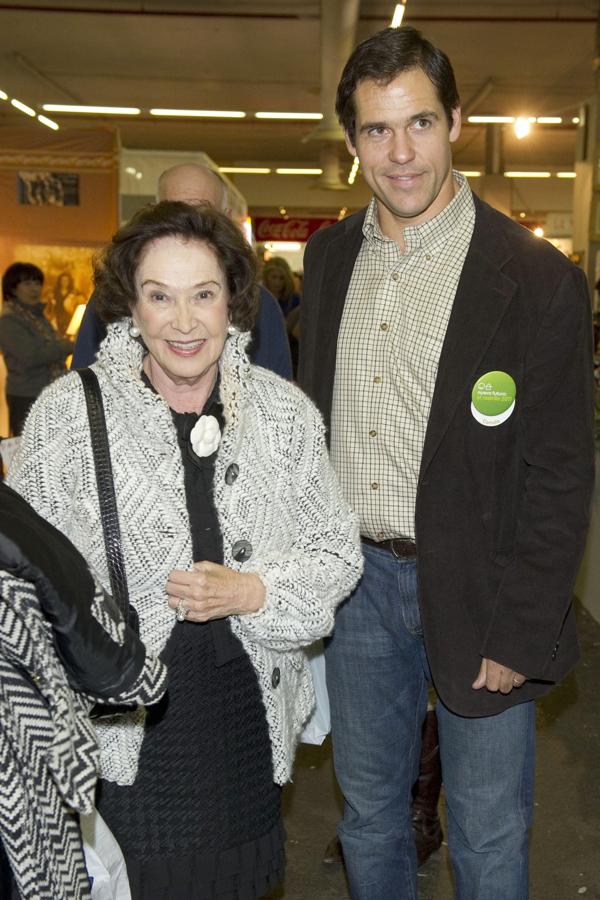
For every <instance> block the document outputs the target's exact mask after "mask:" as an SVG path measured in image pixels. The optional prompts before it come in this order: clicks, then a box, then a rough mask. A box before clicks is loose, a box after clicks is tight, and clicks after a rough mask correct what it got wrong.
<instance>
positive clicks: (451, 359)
mask: <svg viewBox="0 0 600 900" xmlns="http://www.w3.org/2000/svg"><path fill="white" fill-rule="evenodd" d="M476 207H477V213H478V216H477V219H476V222H475V230H474V232H473V238H472V240H471V246H470V247H469V250H468V252H467V256H466V258H465V264H464V266H463V270H462V274H461V277H460V280H459V284H458V288H457V292H456V297H455V299H454V304H453V306H452V312H451V314H450V320H449V322H448V329H447V331H446V337H445V340H444V345H443V347H442V352H441V355H440V362H439V367H438V374H437V379H436V383H435V390H434V393H433V400H432V403H431V411H430V414H429V422H428V425H427V432H426V435H425V444H424V446H423V455H422V458H421V470H420V476H422V475H423V473H424V472H425V470H426V468H427V466H428V465H429V463H430V462H431V460H432V459H433V456H434V455H435V452H436V450H437V448H438V446H439V444H440V441H441V440H442V438H443V436H444V434H445V432H446V430H447V428H448V426H449V424H450V421H451V419H452V417H453V416H454V414H455V412H456V409H457V407H458V405H459V403H461V402H462V401H463V399H464V392H465V387H470V386H472V384H473V382H474V380H475V374H476V370H477V366H478V365H479V361H480V360H481V358H482V356H483V355H484V353H485V351H486V349H487V347H488V346H489V344H490V342H491V341H492V338H493V336H494V333H495V332H496V329H497V328H498V326H499V324H500V322H501V320H502V318H503V316H504V313H505V311H506V308H507V306H508V304H509V303H510V301H511V300H512V297H513V296H514V293H515V291H516V287H517V286H516V284H515V282H514V281H513V280H512V279H511V278H509V277H508V276H507V275H505V274H504V273H503V272H502V270H501V267H502V265H503V264H504V262H505V261H506V260H507V259H508V258H509V256H510V252H509V251H508V248H507V247H506V245H505V244H504V242H503V239H502V238H501V236H500V235H499V234H498V232H497V230H496V232H495V233H494V232H492V231H491V230H490V229H488V228H486V227H485V224H483V226H482V225H481V222H480V216H482V215H483V216H484V217H485V213H486V211H485V209H482V207H481V205H480V204H479V203H478V202H476ZM498 241H500V246H498Z"/></svg>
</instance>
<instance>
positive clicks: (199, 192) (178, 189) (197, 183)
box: [157, 163, 227, 212]
mask: <svg viewBox="0 0 600 900" xmlns="http://www.w3.org/2000/svg"><path fill="white" fill-rule="evenodd" d="M157 195H158V199H159V200H183V201H184V202H185V203H202V202H208V203H210V204H211V205H212V206H214V207H215V209H218V210H220V211H221V212H225V211H226V210H227V186H226V184H225V182H224V181H222V180H221V178H220V177H219V175H217V173H216V172H215V171H214V169H210V168H209V167H208V166H202V165H199V164H198V163H183V164H182V165H179V166H173V167H172V168H171V169H167V170H166V171H165V172H163V173H162V175H161V176H160V178H159V179H158V191H157Z"/></svg>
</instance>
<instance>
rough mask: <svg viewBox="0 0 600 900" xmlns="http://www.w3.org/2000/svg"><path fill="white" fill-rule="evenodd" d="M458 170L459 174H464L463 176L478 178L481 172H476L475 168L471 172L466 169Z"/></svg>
mask: <svg viewBox="0 0 600 900" xmlns="http://www.w3.org/2000/svg"><path fill="white" fill-rule="evenodd" d="M459 172H460V174H461V175H464V176H465V178H479V177H480V175H481V172H478V171H477V170H476V169H474V170H473V171H472V172H471V171H469V170H467V169H459Z"/></svg>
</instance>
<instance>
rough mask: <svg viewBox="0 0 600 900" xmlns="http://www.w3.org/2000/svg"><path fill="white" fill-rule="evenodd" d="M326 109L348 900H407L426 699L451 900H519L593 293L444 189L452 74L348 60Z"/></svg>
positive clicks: (328, 330)
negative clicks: (343, 591) (332, 157)
mask: <svg viewBox="0 0 600 900" xmlns="http://www.w3.org/2000/svg"><path fill="white" fill-rule="evenodd" d="M336 109H337V113H338V116H339V118H340V121H341V123H342V125H343V128H344V130H345V134H346V143H347V146H348V149H349V151H350V153H351V154H352V155H355V154H356V155H358V157H359V159H360V163H361V168H362V172H363V175H364V177H365V180H366V181H367V183H368V184H369V186H370V188H371V189H372V191H373V195H374V196H373V199H372V201H371V203H370V204H369V206H368V208H367V209H366V210H363V211H362V212H360V213H357V214H356V215H354V216H350V217H348V218H347V219H345V220H343V221H342V222H340V223H339V224H337V225H335V226H333V227H331V228H327V229H324V230H322V231H320V232H318V233H317V234H316V235H315V236H314V237H313V239H312V240H311V241H310V243H309V245H308V247H307V251H306V255H305V280H304V297H303V309H302V341H301V353H300V373H299V380H300V383H301V385H302V386H303V387H304V388H305V389H306V390H307V391H308V393H309V394H310V395H311V396H312V397H313V398H314V399H315V401H316V402H317V404H318V405H319V407H320V409H321V411H322V413H323V415H324V417H325V420H326V422H327V425H328V426H329V429H330V440H331V452H332V458H333V461H334V464H335V467H336V469H337V472H338V474H339V476H340V479H341V482H342V486H343V489H344V491H345V494H346V497H347V499H348V500H350V502H351V503H352V504H353V505H354V507H355V508H356V510H357V512H358V514H359V516H360V519H361V529H362V534H363V549H364V555H365V574H364V576H363V579H362V582H361V584H360V585H359V587H358V588H357V590H356V591H355V592H354V594H353V595H352V596H351V597H350V598H349V600H348V601H347V602H346V603H345V604H343V605H342V607H341V608H340V610H338V614H337V617H336V626H335V629H334V633H333V637H332V640H331V642H330V643H329V646H328V649H327V678H328V688H329V692H330V700H331V709H332V735H333V744H334V762H335V768H336V774H337V778H338V781H339V783H340V786H341V788H342V791H343V793H344V797H345V811H344V818H343V821H342V823H341V825H340V828H339V834H340V837H341V840H342V845H343V849H344V857H345V861H346V867H347V870H348V876H349V881H350V889H351V895H352V897H353V900H408V898H410V900H414V898H416V896H417V889H416V878H415V854H414V847H413V844H412V840H411V834H410V818H409V800H410V795H411V787H412V784H413V782H414V780H415V778H416V763H417V761H418V758H419V743H420V728H421V722H422V720H423V716H424V715H425V708H426V702H427V683H428V681H429V680H430V679H431V680H432V681H433V684H434V686H435V688H436V690H437V693H438V697H439V700H438V704H437V713H438V723H439V732H440V749H441V757H442V771H443V777H444V788H445V796H446V805H447V810H448V825H449V838H448V841H449V847H450V854H451V859H452V863H453V867H454V873H455V883H456V891H457V896H458V897H459V898H461V900H525V898H526V897H527V837H528V835H527V830H528V826H529V824H530V820H531V811H532V787H533V766H534V739H535V730H534V704H533V700H534V699H535V698H536V697H539V696H541V695H542V694H544V693H545V692H546V691H547V690H548V689H549V687H550V685H551V684H552V683H553V682H556V681H559V680H560V679H561V678H563V676H564V675H565V674H566V672H568V671H569V669H570V668H571V667H572V666H573V665H574V663H575V662H576V660H577V656H578V650H577V640H576V635H575V626H574V618H573V611H572V608H571V591H572V586H573V582H574V579H575V574H576V572H577V568H578V565H579V561H580V557H581V554H582V550H583V544H584V536H585V531H586V526H587V517H588V507H589V498H590V491H591V485H592V480H593V437H592V434H593V430H592V422H593V419H592V408H593V401H592V396H593V395H592V391H593V385H592V361H591V332H590V306H589V299H588V294H587V288H586V283H585V279H584V277H583V275H582V273H581V272H580V271H579V270H578V269H576V267H575V266H573V265H572V264H571V263H570V262H569V261H568V260H567V259H566V258H565V257H564V256H562V255H561V254H560V253H558V252H557V251H555V250H554V248H553V247H551V246H550V245H549V244H547V243H546V242H544V241H540V240H538V239H537V238H535V237H533V236H532V235H531V234H530V233H529V232H528V231H526V230H525V229H524V228H522V227H521V226H520V225H517V224H516V223H513V222H512V221H510V220H509V219H508V218H506V217H505V216H503V215H501V214H500V213H498V212H497V211H495V210H493V209H492V208H491V207H490V206H488V205H487V204H485V203H483V202H481V201H480V200H478V199H477V198H476V197H474V196H473V195H472V194H471V191H470V189H469V186H468V184H467V183H466V181H465V179H464V178H462V177H461V176H460V175H459V174H458V173H457V172H453V171H452V162H451V145H452V143H453V142H454V141H455V140H456V139H457V138H458V136H459V133H460V125H461V122H460V109H459V98H458V92H457V89H456V83H455V80H454V74H453V71H452V67H451V65H450V62H449V60H448V58H447V57H446V55H445V54H444V53H443V52H441V51H440V50H439V49H437V48H435V47H433V46H432V45H431V44H430V43H429V42H428V41H425V40H424V39H423V38H422V37H421V35H420V34H419V32H417V31H416V30H415V29H413V28H410V27H408V26H405V27H402V28H399V29H386V30H385V31H382V32H380V33H379V34H376V35H375V36H373V37H371V38H369V39H368V40H366V41H365V42H363V43H362V44H361V45H360V46H358V47H357V48H356V50H355V51H354V52H353V54H352V56H351V57H350V59H349V61H348V63H347V65H346V67H345V69H344V72H343V74H342V78H341V81H340V84H339V87H338V94H337V104H336Z"/></svg>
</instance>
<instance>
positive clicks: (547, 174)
mask: <svg viewBox="0 0 600 900" xmlns="http://www.w3.org/2000/svg"><path fill="white" fill-rule="evenodd" d="M504 177H505V178H550V172H505V173H504Z"/></svg>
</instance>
